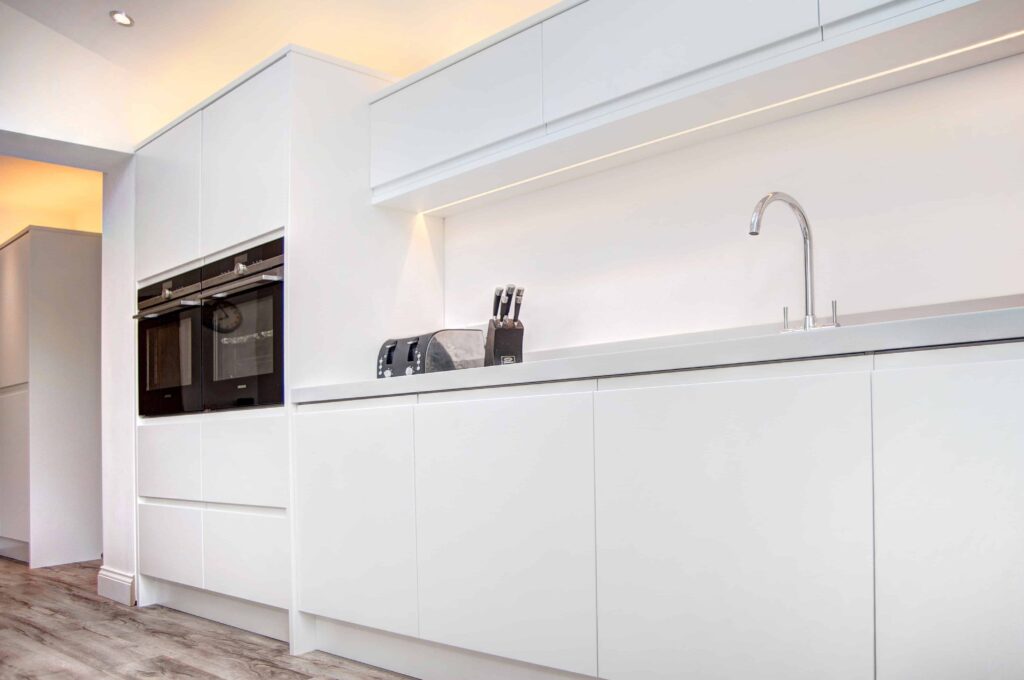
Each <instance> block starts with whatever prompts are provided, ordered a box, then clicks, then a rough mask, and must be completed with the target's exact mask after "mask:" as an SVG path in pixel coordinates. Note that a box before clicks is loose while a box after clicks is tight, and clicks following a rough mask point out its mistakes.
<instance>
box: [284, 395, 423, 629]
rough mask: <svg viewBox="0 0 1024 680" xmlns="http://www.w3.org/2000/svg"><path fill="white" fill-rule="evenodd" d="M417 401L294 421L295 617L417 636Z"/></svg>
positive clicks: (394, 401) (354, 406) (372, 405)
mask: <svg viewBox="0 0 1024 680" xmlns="http://www.w3.org/2000/svg"><path fill="white" fill-rule="evenodd" d="M414 404H415V397H412V398H401V397H400V398H397V399H385V400H380V401H371V402H362V403H357V404H351V405H345V406H343V407H339V408H336V409H332V410H329V411H323V412H312V413H302V412H300V413H299V414H297V415H296V417H295V456H296V467H297V488H299V489H300V490H301V492H300V493H299V495H298V498H297V503H298V509H297V511H298V528H297V533H298V535H297V536H296V546H297V548H296V549H297V550H298V565H299V568H298V583H299V593H298V602H299V608H300V609H301V610H302V611H305V612H310V613H313V614H318V615H321V616H326V617H329V618H332V619H336V620H339V621H346V622H350V623H357V624H360V625H363V626H369V627H371V628H379V629H382V630H387V631H391V632H394V633H401V634H403V635H412V636H414V635H416V634H417V633H418V626H417V602H416V514H415V513H416V505H415V498H416V489H415V479H414V477H415V471H414V466H413V417H414Z"/></svg>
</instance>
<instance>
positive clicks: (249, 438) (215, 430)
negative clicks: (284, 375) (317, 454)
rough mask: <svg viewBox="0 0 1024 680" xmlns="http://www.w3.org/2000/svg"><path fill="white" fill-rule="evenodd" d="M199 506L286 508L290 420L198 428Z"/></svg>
mask: <svg viewBox="0 0 1024 680" xmlns="http://www.w3.org/2000/svg"><path fill="white" fill-rule="evenodd" d="M202 472H203V500H206V501H212V502H216V503H235V504H239V505H261V506H269V507H277V508H286V507H288V480H289V474H290V473H289V470H288V417H287V416H286V415H283V414H282V415H278V416H257V417H250V418H244V417H243V418H236V417H229V418H222V417H216V418H209V419H206V420H204V421H203V423H202Z"/></svg>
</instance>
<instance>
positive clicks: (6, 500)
mask: <svg viewBox="0 0 1024 680" xmlns="http://www.w3.org/2000/svg"><path fill="white" fill-rule="evenodd" d="M28 415H29V414H28V388H27V387H22V388H17V389H15V390H2V391H0V539H4V538H7V539H11V540H14V541H21V542H24V543H27V542H28V541H29V514H30V513H29V420H28Z"/></svg>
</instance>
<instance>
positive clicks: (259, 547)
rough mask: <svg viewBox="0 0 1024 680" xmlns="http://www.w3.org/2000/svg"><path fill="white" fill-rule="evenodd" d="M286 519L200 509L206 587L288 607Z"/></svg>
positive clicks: (288, 579) (289, 557)
mask: <svg viewBox="0 0 1024 680" xmlns="http://www.w3.org/2000/svg"><path fill="white" fill-rule="evenodd" d="M289 545H290V544H289V530H288V518H287V516H286V515H284V513H281V514H256V513H247V512H234V511H226V510H213V509H210V508H207V509H206V510H204V511H203V564H204V571H203V573H204V577H205V584H206V589H207V590H212V591H214V592H218V593H223V594H225V595H231V596H232V597H239V598H241V599H243V600H251V601H253V602H259V603H262V604H268V605H270V606H272V607H281V608H287V607H288V604H289V600H290V599H291V578H290V575H291V550H290V548H289Z"/></svg>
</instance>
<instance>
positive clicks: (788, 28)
mask: <svg viewBox="0 0 1024 680" xmlns="http://www.w3.org/2000/svg"><path fill="white" fill-rule="evenodd" d="M543 28H544V118H545V121H553V120H557V119H559V118H562V117H564V116H568V115H570V114H573V113H576V112H578V111H582V110H584V109H588V108H590V107H593V106H596V105H598V104H603V103H605V102H609V101H612V100H614V99H617V98H619V97H623V96H626V95H629V94H633V93H638V92H641V91H643V90H645V89H647V88H650V87H653V86H655V85H659V84H662V83H666V82H668V81H671V80H673V79H676V78H680V77H681V76H684V75H686V74H690V73H693V72H694V71H697V70H699V69H702V68H705V67H708V66H712V65H714V64H718V63H721V62H723V61H726V60H728V59H732V58H734V57H738V56H740V55H744V54H747V53H749V52H752V51H754V50H759V49H761V48H765V47H767V46H769V45H773V44H775V43H779V42H781V41H784V40H786V39H788V38H792V37H794V36H797V35H801V34H806V35H807V36H808V37H809V40H808V41H807V42H808V44H809V42H815V41H817V40H820V34H819V33H818V30H817V29H818V3H817V1H816V0H781V1H778V2H759V1H757V0H724V1H720V2H713V3H709V2H705V1H704V0H634V1H633V2H621V0H589V1H588V2H584V3H582V4H580V5H577V6H576V7H573V8H572V9H569V10H568V11H566V12H563V13H561V14H559V15H557V16H554V17H552V18H551V19H548V20H547V21H545V22H544V24H543ZM789 49H792V47H790V48H789ZM766 57H767V55H762V56H761V57H759V58H761V59H763V58H766Z"/></svg>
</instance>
